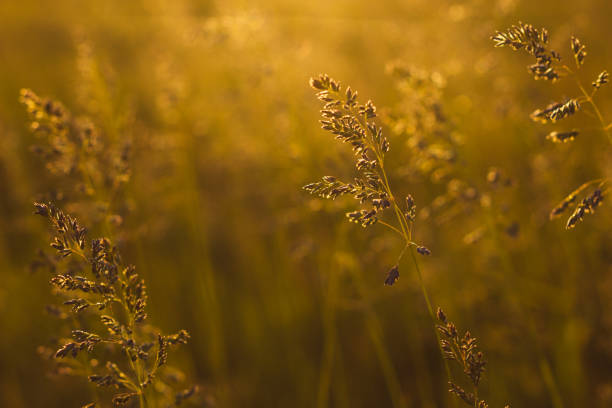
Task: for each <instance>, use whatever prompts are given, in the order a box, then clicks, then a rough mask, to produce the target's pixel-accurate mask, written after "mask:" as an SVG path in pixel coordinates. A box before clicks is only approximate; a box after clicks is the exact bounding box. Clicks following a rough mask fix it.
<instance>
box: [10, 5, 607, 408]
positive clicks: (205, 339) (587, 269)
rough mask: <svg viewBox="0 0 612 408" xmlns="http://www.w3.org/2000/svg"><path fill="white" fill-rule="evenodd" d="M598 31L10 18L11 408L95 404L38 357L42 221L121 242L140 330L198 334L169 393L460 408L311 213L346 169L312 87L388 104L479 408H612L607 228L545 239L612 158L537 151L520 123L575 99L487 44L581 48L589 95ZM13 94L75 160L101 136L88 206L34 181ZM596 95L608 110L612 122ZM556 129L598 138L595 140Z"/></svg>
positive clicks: (484, 20)
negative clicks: (132, 276)
mask: <svg viewBox="0 0 612 408" xmlns="http://www.w3.org/2000/svg"><path fill="white" fill-rule="evenodd" d="M609 9H610V6H609V4H608V2H607V1H606V0H584V1H580V2H558V1H552V0H545V1H539V2H534V1H531V2H528V1H525V0H494V1H491V0H486V1H485V0H468V1H464V2H455V1H447V0H428V1H425V0H411V1H404V2H397V1H392V0H381V1H379V2H376V3H375V4H373V3H371V2H355V1H348V0H342V1H336V2H329V1H319V0H313V1H310V2H295V1H281V0H269V1H265V2H264V1H262V2H249V1H234V0H229V1H222V2H221V1H217V2H215V1H212V0H211V1H204V0H203V1H199V0H173V1H170V0H167V1H163V0H139V1H118V0H108V1H101V0H100V1H98V0H96V1H86V2H77V1H68V0H65V1H55V2H49V1H42V0H23V1H3V2H0V61H2V64H0V75H1V78H2V81H0V186H1V187H0V188H1V189H2V194H0V208H1V213H2V217H0V256H1V259H2V260H3V262H2V265H1V267H0V273H1V274H2V284H1V285H0V330H1V332H2V336H0V367H1V368H2V369H1V370H0V406H3V407H4V406H6V407H15V408H20V407H28V408H29V407H43V406H44V407H68V406H70V407H71V406H75V407H78V406H81V405H83V404H85V403H87V402H89V401H91V397H92V388H91V384H88V383H87V381H86V380H85V379H84V378H82V377H65V376H61V375H55V374H56V373H54V372H53V370H52V367H53V366H52V364H50V363H49V362H48V361H46V360H45V358H44V356H41V355H40V353H37V350H41V349H39V347H40V346H47V345H50V344H55V343H57V341H58V338H57V337H58V336H60V334H59V333H60V332H61V330H60V329H61V328H63V327H64V326H65V325H66V324H65V323H64V322H62V321H61V319H60V320H58V319H57V318H56V317H54V316H52V314H53V313H49V311H56V310H55V309H53V308H49V307H47V308H46V307H45V306H46V305H51V304H57V303H58V301H57V296H55V295H54V294H53V293H52V290H51V287H50V285H49V279H50V277H51V276H52V275H51V274H50V273H49V271H48V270H47V269H46V268H45V267H31V265H34V266H37V265H38V266H41V265H43V266H44V265H45V264H44V262H43V261H41V260H40V259H39V258H37V255H36V254H37V250H38V249H39V248H42V247H44V246H45V245H46V242H48V238H47V235H48V231H47V229H46V227H45V226H44V225H43V224H42V223H41V222H40V220H38V219H37V218H36V217H34V216H33V215H32V212H33V210H32V202H33V201H39V200H47V199H53V200H54V201H55V202H56V204H57V205H58V206H60V207H62V208H65V209H66V211H68V212H70V213H71V214H73V215H74V216H75V217H77V218H78V219H79V220H82V221H83V223H84V225H87V226H88V227H90V230H89V231H88V237H89V238H90V239H93V238H98V237H100V236H102V235H109V234H112V235H113V237H114V241H115V242H116V243H117V244H118V245H119V246H120V249H121V253H122V257H123V259H124V260H126V262H129V263H133V264H136V265H137V266H138V273H139V274H140V275H141V276H142V277H143V278H145V279H146V281H147V287H148V294H149V300H148V313H149V314H150V316H152V318H153V320H154V322H153V323H154V324H155V325H156V326H158V327H159V328H160V329H161V330H162V331H163V332H173V331H175V330H176V328H183V327H184V328H186V329H188V330H189V333H190V334H191V340H190V342H189V344H187V345H185V346H183V347H182V349H180V350H177V352H176V353H174V354H173V356H172V359H173V365H174V366H176V367H177V368H178V369H180V371H181V373H179V372H178V371H177V373H176V374H175V375H176V377H177V378H180V379H182V378H183V377H186V378H189V379H190V380H192V381H193V382H195V383H197V384H198V385H199V390H200V399H198V400H196V402H197V403H198V404H200V406H207V405H210V406H219V407H240V406H254V407H267V406H290V407H308V408H310V407H313V406H317V407H332V406H333V407H351V408H356V407H372V406H381V407H386V406H394V407H403V406H406V407H409V406H415V407H446V406H448V405H447V404H448V403H449V401H450V397H449V396H448V395H447V394H448V393H447V388H448V386H447V384H446V375H445V373H444V368H443V365H442V362H441V359H440V355H439V350H438V347H437V344H436V338H435V336H434V331H433V330H432V329H431V322H430V321H429V316H428V311H427V309H426V306H425V303H424V302H423V299H422V296H421V293H420V288H419V284H418V281H417V280H416V278H415V276H414V274H413V273H412V271H410V270H402V271H401V278H400V279H399V280H398V281H397V283H395V284H394V285H393V286H392V287H388V286H384V285H383V281H384V279H385V274H386V273H387V271H388V270H389V269H390V268H391V267H392V266H393V260H394V259H395V257H396V256H397V253H398V252H399V251H400V250H401V249H402V248H401V242H398V240H397V239H396V237H395V236H393V234H392V233H388V232H387V231H385V230H384V229H383V228H382V227H381V226H380V225H372V226H370V227H368V229H366V230H363V229H362V227H361V226H359V225H357V224H351V223H348V222H347V221H346V220H345V217H344V215H343V214H344V213H345V212H347V211H349V210H352V209H354V208H353V207H354V205H353V202H352V201H351V200H348V199H347V200H344V199H341V198H339V199H337V200H335V201H328V200H323V199H320V198H317V197H313V196H310V195H308V194H306V193H305V192H304V191H303V190H301V187H302V186H303V185H305V184H306V183H308V182H310V181H311V180H313V179H316V178H317V177H319V176H320V175H322V174H334V175H337V176H339V177H342V179H349V180H350V179H352V177H354V175H355V174H354V170H351V168H350V167H349V166H346V165H345V164H346V162H347V160H350V155H351V152H350V149H346V146H342V145H341V144H339V143H335V142H334V141H333V140H332V138H331V137H330V135H329V134H328V133H326V132H324V131H322V130H321V129H320V125H319V124H318V123H317V120H318V118H319V114H318V112H317V111H318V109H319V103H318V101H316V99H315V98H314V97H313V95H312V90H311V89H310V88H309V86H308V79H309V78H310V77H311V76H315V75H317V74H319V73H328V74H330V75H331V76H333V77H334V78H336V79H341V80H342V81H343V84H344V85H346V84H351V86H353V87H354V88H355V89H358V90H359V92H360V98H361V99H362V100H363V101H366V100H367V99H369V98H371V99H372V100H373V101H375V102H376V106H377V108H378V110H379V114H380V118H381V126H383V129H384V132H385V134H386V135H387V136H388V137H389V138H390V142H391V150H390V151H389V154H388V155H387V158H386V161H385V165H386V166H389V167H390V168H392V169H394V170H393V172H392V173H391V180H390V181H391V184H392V185H393V186H394V188H397V190H399V191H400V193H401V194H400V195H399V196H400V197H403V196H405V195H406V194H407V193H410V194H412V196H413V197H414V199H415V201H416V203H417V209H418V222H417V223H416V225H417V227H416V229H417V230H418V231H417V234H418V239H419V243H421V242H422V243H423V244H424V245H426V246H427V248H429V249H430V250H431V252H432V255H431V256H429V257H427V258H422V260H421V261H422V262H421V264H422V266H423V272H424V280H425V284H426V285H427V287H428V289H429V291H430V293H431V295H432V298H433V300H434V302H435V304H437V305H440V306H442V307H443V309H444V310H445V311H446V312H448V313H449V315H451V316H452V317H453V321H454V322H456V323H457V326H459V327H462V328H469V330H470V332H471V334H472V335H473V336H475V337H477V338H478V345H479V349H480V350H482V351H483V352H484V353H485V355H486V357H487V366H486V371H485V373H484V374H483V376H482V379H479V381H480V382H479V392H480V393H481V394H482V395H483V397H484V396H486V399H487V401H488V402H489V404H490V406H491V407H501V406H504V404H505V403H509V404H511V406H515V407H555V408H559V407H581V406H593V407H608V406H610V405H612V369H611V367H612V340H611V339H612V336H611V334H612V319H611V317H610V310H611V308H612V295H611V294H612V232H611V231H612V217H611V214H612V212H611V211H610V204H609V203H607V202H606V201H605V200H604V202H603V204H602V205H601V206H600V207H599V208H598V209H597V213H596V214H595V215H593V216H589V217H585V218H584V221H583V222H581V223H579V224H577V225H576V226H575V228H574V229H572V230H570V231H566V230H565V224H564V222H563V221H561V220H549V213H550V210H551V209H552V208H553V207H555V206H556V205H557V204H559V202H560V201H561V200H562V199H563V197H565V196H566V195H567V194H568V193H569V192H571V191H572V190H573V189H574V188H575V187H577V186H579V185H581V184H582V183H583V182H584V181H585V180H592V179H597V178H600V177H607V178H608V179H610V178H612V161H611V160H610V146H609V145H607V146H605V149H602V141H605V139H603V138H602V136H601V135H600V134H598V133H596V132H591V133H584V134H582V133H581V134H580V136H579V137H576V139H575V140H574V141H572V142H571V143H559V144H557V143H551V141H550V140H547V138H546V137H547V134H549V133H550V129H544V128H543V127H540V126H538V125H537V124H535V123H533V122H532V121H531V119H530V118H529V114H530V113H531V112H533V111H534V110H535V109H536V108H539V107H543V106H546V105H548V104H549V103H551V102H555V101H564V100H566V98H568V97H571V96H574V94H575V85H574V84H572V83H571V82H569V81H563V80H562V81H559V82H558V83H556V84H551V83H549V82H546V81H537V82H536V81H533V79H532V76H531V75H530V73H529V72H528V71H527V70H526V69H525V66H526V65H528V64H531V63H533V62H532V61H531V58H530V57H529V56H527V55H518V54H515V53H511V52H509V51H506V52H504V51H505V50H496V49H494V48H493V45H494V44H493V42H492V41H491V39H490V37H491V36H492V35H494V34H495V32H496V31H497V30H503V29H505V28H507V27H509V26H511V25H512V24H515V23H516V22H517V21H519V20H522V21H525V22H529V23H531V24H534V25H535V26H537V27H547V28H548V29H549V32H550V41H551V47H552V48H554V49H555V50H558V51H559V52H562V53H564V55H566V56H568V58H571V57H572V55H571V49H570V42H569V39H570V37H571V36H572V35H576V36H577V37H578V38H580V41H581V42H582V44H584V45H585V46H586V47H587V51H588V56H587V57H586V59H585V61H584V65H583V67H582V68H581V70H582V71H581V72H583V74H584V82H585V83H586V84H590V82H591V81H593V80H595V79H596V78H597V76H598V74H599V73H600V72H601V71H602V70H603V69H608V71H610V70H611V69H612V52H611V51H610V50H611V48H610V45H609V38H610V37H611V36H612V31H611V30H612V28H610V25H609ZM344 81H346V83H344ZM608 86H609V84H608ZM22 88H28V89H32V90H33V91H34V92H35V93H36V94H37V95H39V96H41V97H49V98H52V99H53V100H58V101H61V102H62V104H63V106H64V107H65V109H66V111H69V112H70V114H71V118H74V120H75V123H78V124H79V125H75V126H77V128H78V129H81V130H82V131H83V132H85V133H84V134H87V135H91V134H92V133H87V131H86V129H90V128H91V129H93V128H95V129H96V130H95V132H97V133H95V135H97V136H99V137H100V138H101V139H100V140H101V145H100V146H103V149H106V150H102V151H96V150H95V149H94V150H92V151H91V152H90V153H91V154H90V155H86V156H79V158H80V159H79V160H81V161H78V163H81V165H82V166H83V167H82V168H81V170H82V169H88V171H90V172H92V173H93V174H94V177H93V179H92V180H93V182H96V181H97V182H98V184H100V185H102V186H104V187H103V188H100V189H93V188H90V187H91V186H88V185H87V183H83V178H82V177H80V176H79V177H80V178H79V179H78V180H77V179H76V178H75V177H76V176H75V174H85V172H83V173H78V172H77V173H75V172H66V171H65V170H66V168H62V167H57V166H56V167H54V169H55V171H51V169H50V168H49V166H48V163H49V160H48V159H49V156H46V158H45V157H41V155H40V154H37V152H38V153H40V152H41V148H40V146H41V145H44V140H41V137H40V134H36V132H32V129H31V118H30V117H29V116H28V113H27V111H26V109H25V108H24V105H23V104H22V103H20V102H19V96H20V89H22ZM611 92H612V90H611V89H608V88H607V87H605V86H604V87H602V88H601V90H600V91H598V96H597V97H598V98H599V99H598V103H599V106H600V108H601V110H602V112H603V113H604V115H606V113H607V116H606V117H607V118H608V119H610V118H611V117H612V103H610V101H611V100H612V98H611V97H610V95H612V93H611ZM570 120H572V121H575V122H571V123H572V125H571V127H573V126H574V124H575V127H576V128H580V129H588V128H593V127H594V125H593V122H592V118H590V117H588V116H585V115H580V116H578V115H576V117H575V118H574V117H572V118H571V119H570ZM79 126H81V127H79ZM88 137H89V136H88ZM62 146H66V145H65V144H63V145H62ZM606 149H607V150H606ZM67 151H69V152H72V151H71V150H70V149H68V150H67ZM105 152H106V153H105ZM72 153H74V152H72ZM72 153H71V154H72ZM417 155H418V156H417ZM43 156H44V155H43ZM74 157H76V156H74ZM83 157H85V159H83ZM113 158H115V160H113ZM75 160H76V159H75ZM74 162H76V161H74ZM124 165H125V166H126V167H125V168H124V167H122V166H124ZM100 166H101V167H100ZM105 166H110V167H111V168H107V167H105ZM127 168H129V171H127V170H126V169H127ZM65 173H69V174H68V176H66V174H65ZM71 177H72V178H71ZM117 177H118V178H117ZM108 180H115V181H117V180H118V181H117V182H118V183H119V184H120V188H119V187H118V186H117V185H115V184H113V182H112V181H108ZM402 194H403V195H402ZM606 198H607V197H606ZM35 261H38V262H35ZM33 262H35V263H34V264H33ZM62 310H63V311H65V312H69V308H68V307H67V309H62ZM43 354H44V353H43ZM97 363H99V364H101V365H103V364H105V363H106V362H105V361H99V362H97ZM455 374H457V376H458V375H459V374H460V371H457V372H456V373H455Z"/></svg>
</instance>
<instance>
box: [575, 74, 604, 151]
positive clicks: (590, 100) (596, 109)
mask: <svg viewBox="0 0 612 408" xmlns="http://www.w3.org/2000/svg"><path fill="white" fill-rule="evenodd" d="M575 79H576V83H577V84H578V88H580V91H581V92H582V94H583V95H584V98H585V99H586V101H587V102H588V103H589V104H590V105H591V107H592V108H593V111H594V112H595V116H597V120H599V123H600V124H601V129H602V130H603V132H604V134H605V135H606V136H607V137H608V141H609V142H610V143H612V134H611V133H610V125H612V124H606V121H605V119H604V118H603V115H602V114H601V111H600V110H599V107H598V106H597V104H596V103H595V101H594V100H593V94H589V93H588V92H587V90H586V89H585V88H584V86H582V83H581V82H580V79H578V77H577V76H575Z"/></svg>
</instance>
